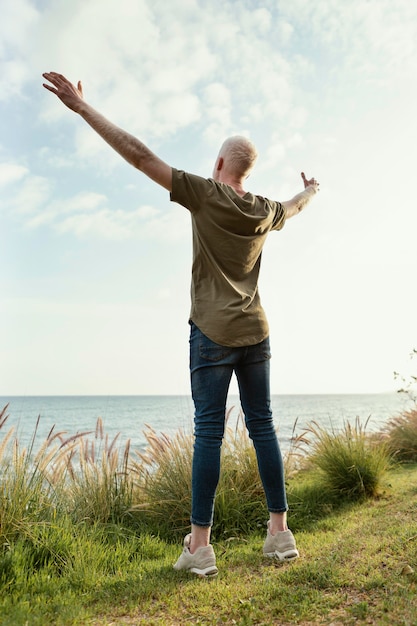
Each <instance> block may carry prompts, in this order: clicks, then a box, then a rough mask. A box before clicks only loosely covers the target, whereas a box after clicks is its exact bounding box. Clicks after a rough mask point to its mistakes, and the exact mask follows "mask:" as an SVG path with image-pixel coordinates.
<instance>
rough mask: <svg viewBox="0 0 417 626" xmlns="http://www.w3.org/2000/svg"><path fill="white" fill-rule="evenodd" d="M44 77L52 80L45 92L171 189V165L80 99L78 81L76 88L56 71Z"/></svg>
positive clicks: (155, 179) (134, 163)
mask: <svg viewBox="0 0 417 626" xmlns="http://www.w3.org/2000/svg"><path fill="white" fill-rule="evenodd" d="M43 77H44V78H45V79H46V80H47V81H49V82H50V83H51V85H49V84H47V83H44V84H43V86H44V87H45V89H48V91H51V92H52V93H54V94H55V95H56V96H58V98H59V99H60V100H61V101H62V102H63V103H64V104H65V105H66V106H67V107H68V108H69V109H71V110H72V111H75V113H78V114H79V115H81V117H82V118H83V119H84V120H85V121H86V122H87V123H88V124H89V125H90V126H91V128H93V129H94V130H95V131H96V132H97V133H98V134H99V135H100V137H102V138H103V139H104V140H105V141H106V142H107V143H108V144H109V145H110V146H111V147H112V148H113V149H114V150H116V152H118V153H119V154H120V155H121V156H122V157H123V158H124V159H126V161H128V163H130V164H131V165H133V166H134V167H136V168H137V169H138V170H140V171H141V172H143V173H144V174H146V176H149V178H151V179H152V180H153V181H155V182H156V183H158V184H159V185H162V187H165V189H167V190H168V191H171V190H172V170H171V167H170V166H169V165H168V164H167V163H165V162H164V161H162V160H161V159H160V158H159V157H157V156H156V154H154V153H153V152H152V151H151V150H149V148H148V147H147V146H145V144H143V143H142V142H141V141H139V139H137V138H136V137H134V136H133V135H131V134H129V133H127V132H126V131H124V130H123V129H122V128H119V127H118V126H116V125H115V124H113V123H112V122H110V121H109V120H107V119H106V118H105V117H104V116H103V115H101V113H99V112H98V111H96V110H95V109H93V107H91V106H90V105H89V104H87V102H86V101H85V100H84V98H83V91H82V85H81V81H79V82H78V85H77V87H75V85H73V84H72V83H71V82H70V81H69V80H67V79H66V78H65V76H62V74H57V73H56V72H45V74H43Z"/></svg>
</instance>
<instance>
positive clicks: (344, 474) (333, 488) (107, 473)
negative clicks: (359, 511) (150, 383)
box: [0, 407, 416, 545]
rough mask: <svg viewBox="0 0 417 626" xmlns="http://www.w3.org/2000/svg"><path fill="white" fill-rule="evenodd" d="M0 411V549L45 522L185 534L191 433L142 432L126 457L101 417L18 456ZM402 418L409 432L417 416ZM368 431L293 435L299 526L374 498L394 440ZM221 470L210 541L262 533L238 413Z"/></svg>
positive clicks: (293, 500)
mask: <svg viewBox="0 0 417 626" xmlns="http://www.w3.org/2000/svg"><path fill="white" fill-rule="evenodd" d="M6 413H7V407H5V408H4V409H3V411H1V412H0V540H1V543H2V545H7V544H8V543H9V542H12V541H14V540H15V539H16V538H19V537H26V538H28V541H29V542H32V543H34V545H35V544H36V545H38V544H39V542H40V538H39V536H38V534H37V533H38V532H40V531H39V528H43V529H44V530H43V531H42V532H43V533H44V534H43V535H42V536H43V537H46V536H49V535H48V533H49V532H51V531H50V528H49V530H47V526H48V525H49V527H52V528H53V527H54V526H57V525H59V524H62V525H63V526H65V527H68V524H70V525H71V524H75V525H77V524H83V525H90V526H94V525H97V524H107V525H120V526H121V527H124V528H126V529H128V528H130V529H131V530H133V531H134V532H136V533H137V534H139V535H140V534H141V533H142V532H144V533H146V532H151V533H153V534H156V535H159V536H161V537H162V536H163V537H165V538H168V539H170V540H173V541H177V540H178V537H179V535H181V534H182V533H183V532H184V531H185V530H186V529H188V528H189V515H190V508H191V470H192V454H193V437H192V435H190V434H185V433H183V432H182V431H178V432H177V433H176V434H175V435H174V436H173V437H168V436H167V435H165V434H163V433H162V434H158V433H156V432H155V430H153V429H152V428H151V427H150V426H148V427H147V428H146V430H145V433H144V434H145V437H146V442H147V445H146V448H145V450H143V451H138V450H131V448H130V442H129V441H128V442H127V444H126V445H125V446H124V447H122V446H120V445H119V444H118V436H116V437H115V438H114V439H113V440H109V438H108V436H107V435H106V434H105V433H104V428H103V423H102V421H101V419H100V418H99V419H98V420H97V424H96V429H95V431H91V432H83V433H78V434H76V435H72V436H68V435H67V434H66V433H62V432H55V430H54V429H52V430H51V432H50V433H49V435H48V437H47V439H46V440H45V442H43V443H42V444H41V445H40V446H39V449H38V451H36V450H35V438H36V430H37V428H36V429H35V433H34V435H33V437H32V440H31V443H30V445H29V447H28V449H24V448H23V449H22V448H21V447H20V446H19V442H18V439H17V437H16V435H15V434H14V432H13V430H12V429H10V430H9V431H7V432H6V430H7V428H6V424H7V414H6ZM404 419H406V420H407V423H408V425H409V426H410V428H411V426H412V427H413V428H414V430H415V426H416V412H414V413H412V417H410V415H408V414H407V415H405V416H404ZM366 427H367V422H366V423H365V424H364V425H362V424H361V423H360V421H359V420H357V421H356V423H355V424H354V425H351V424H350V423H348V424H346V425H345V427H344V429H343V430H342V431H341V432H338V433H337V432H334V431H328V430H326V429H324V428H323V427H321V426H319V425H318V424H317V423H315V422H312V423H311V424H310V425H309V427H308V428H307V430H306V431H305V432H303V433H302V434H301V435H300V436H298V437H295V435H294V438H293V446H292V448H291V450H290V451H289V453H287V454H286V456H285V467H286V476H287V491H288V496H289V503H290V508H291V510H292V519H293V518H294V517H293V516H294V514H295V518H296V526H297V528H302V527H303V524H304V523H309V521H311V519H312V518H313V517H317V516H322V515H323V514H325V512H326V510H327V508H328V507H329V506H331V507H334V506H337V501H338V500H339V501H342V500H346V499H349V500H352V499H360V498H364V497H374V496H375V495H377V494H378V492H379V489H380V487H381V484H382V481H383V478H384V475H385V472H386V471H387V470H388V469H389V467H390V463H391V456H392V450H393V448H392V445H394V444H392V443H391V444H390V443H388V440H389V439H390V436H391V435H390V436H387V435H385V437H384V439H383V440H379V441H378V442H376V440H375V438H372V437H369V436H368V435H367V433H366ZM402 427H403V424H402ZM294 429H295V426H294ZM403 430H404V428H403ZM3 432H4V435H3V437H1V435H2V434H3ZM390 432H391V433H392V431H390ZM407 432H408V431H407ZM394 447H395V446H394ZM397 447H398V446H397ZM397 447H396V449H397ZM221 470H222V471H221V478H220V483H219V486H218V490H217V494H216V500H215V525H214V528H213V530H214V534H215V536H217V537H228V536H231V535H239V534H244V533H248V532H250V531H253V530H256V529H258V528H264V525H265V522H266V518H267V515H268V514H267V511H266V504H265V496H264V492H263V489H262V484H261V481H260V478H259V474H258V468H257V461H256V454H255V451H254V448H253V445H252V442H251V441H250V439H249V437H248V434H247V430H246V428H245V425H244V420H243V418H242V415H239V416H238V419H237V421H236V426H235V427H234V428H232V427H231V425H230V421H228V422H227V427H226V433H225V440H224V444H223V448H222V467H221ZM36 525H38V527H39V528H38V530H36V532H35V531H34V527H35V526H36ZM57 542H58V544H59V543H60V540H59V541H58V540H57Z"/></svg>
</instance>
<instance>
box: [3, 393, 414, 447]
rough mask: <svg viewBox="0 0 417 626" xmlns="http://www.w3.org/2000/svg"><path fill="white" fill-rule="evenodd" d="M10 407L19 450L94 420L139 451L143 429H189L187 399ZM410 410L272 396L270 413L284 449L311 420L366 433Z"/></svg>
mask: <svg viewBox="0 0 417 626" xmlns="http://www.w3.org/2000/svg"><path fill="white" fill-rule="evenodd" d="M6 404H8V408H7V412H6V413H7V415H8V419H7V421H6V422H5V424H4V425H3V427H2V428H1V429H0V443H1V440H2V438H3V436H4V435H5V434H6V433H7V432H8V431H9V430H10V428H12V427H13V429H14V436H15V437H16V438H17V440H18V442H19V446H20V447H26V446H28V445H29V444H30V442H31V440H32V438H33V435H34V432H35V429H36V428H37V430H36V442H37V443H42V442H43V441H45V439H46V438H47V436H48V434H49V433H50V431H51V429H52V428H53V429H54V432H61V433H63V435H62V437H63V439H65V438H66V437H71V436H73V435H75V434H77V433H84V432H89V433H92V434H93V433H94V432H95V430H96V424H97V420H98V418H101V420H102V422H103V430H104V433H105V434H107V435H108V437H109V440H110V441H112V440H113V439H114V438H115V437H117V440H116V441H117V445H121V446H124V445H125V444H126V442H127V441H128V440H130V444H131V448H133V449H138V450H143V448H144V447H145V446H146V438H145V435H144V432H145V430H146V428H147V426H150V427H151V428H153V429H154V430H155V431H156V433H157V434H160V433H164V434H166V435H168V436H173V435H175V433H176V432H177V431H179V430H182V431H184V432H185V433H192V431H193V413H194V408H193V403H192V399H191V397H190V396H184V395H178V396H165V395H159V396H10V397H8V396H0V410H1V408H3V407H4V406H5V405H6ZM407 408H410V401H409V400H408V399H407V396H404V395H402V394H395V393H388V394H361V395H355V394H351V395H336V394H332V395H274V396H272V409H273V413H274V419H275V423H276V426H277V429H278V436H279V440H280V444H281V447H282V449H283V450H285V449H288V447H289V445H290V441H291V438H292V437H293V436H294V435H295V436H296V435H299V434H301V433H302V432H303V430H305V428H306V427H308V424H309V423H311V422H312V421H314V422H316V423H317V424H319V425H320V426H322V427H324V428H326V429H329V430H330V429H331V430H334V431H337V430H338V429H340V428H343V426H344V425H345V424H346V423H347V422H349V423H351V424H354V423H355V421H356V420H357V419H358V420H359V421H360V423H361V424H362V425H363V426H364V425H365V423H367V426H366V428H367V430H368V431H371V430H372V431H378V430H381V429H382V428H383V426H384V425H385V424H386V422H387V421H388V420H389V419H390V418H392V417H395V416H396V415H398V414H400V413H401V412H402V411H404V410H407ZM227 409H228V411H229V414H230V418H229V425H230V426H231V428H233V427H234V426H235V424H236V421H237V419H238V418H239V415H240V404H239V398H238V397H237V396H229V398H228V402H227Z"/></svg>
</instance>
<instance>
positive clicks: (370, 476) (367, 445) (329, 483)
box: [301, 418, 392, 500]
mask: <svg viewBox="0 0 417 626" xmlns="http://www.w3.org/2000/svg"><path fill="white" fill-rule="evenodd" d="M368 421H369V420H367V421H366V422H365V424H362V423H361V422H360V420H359V419H358V418H357V419H356V421H355V424H354V425H352V424H351V423H350V422H347V423H345V425H344V427H343V429H342V430H341V431H340V432H336V431H335V430H333V429H331V430H327V429H325V428H324V427H323V426H320V425H319V424H317V422H314V421H313V422H311V423H310V424H309V426H308V428H307V429H306V431H305V433H304V434H303V436H302V439H301V441H302V443H303V444H306V445H307V447H308V454H307V456H306V465H307V466H308V467H309V468H312V469H313V470H316V471H318V478H319V483H321V484H322V485H323V487H324V489H325V491H327V492H329V493H330V494H334V495H337V496H341V497H342V498H347V499H350V500H352V499H360V498H364V497H375V496H377V495H378V493H379V490H380V487H381V483H382V480H383V478H384V476H385V474H386V472H387V471H388V470H389V469H390V467H391V466H392V459H391V455H390V452H389V449H388V446H387V444H386V443H385V442H383V441H378V442H376V440H375V438H374V437H371V436H369V435H368V433H367V432H366V427H367V425H368Z"/></svg>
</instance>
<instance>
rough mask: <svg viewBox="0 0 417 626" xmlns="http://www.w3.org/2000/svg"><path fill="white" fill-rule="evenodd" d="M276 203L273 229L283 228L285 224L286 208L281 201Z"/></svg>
mask: <svg viewBox="0 0 417 626" xmlns="http://www.w3.org/2000/svg"><path fill="white" fill-rule="evenodd" d="M274 204H275V215H274V219H273V222H272V228H271V230H281V228H283V226H284V224H285V219H286V215H285V209H284V207H283V206H282V204H281V202H274Z"/></svg>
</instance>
